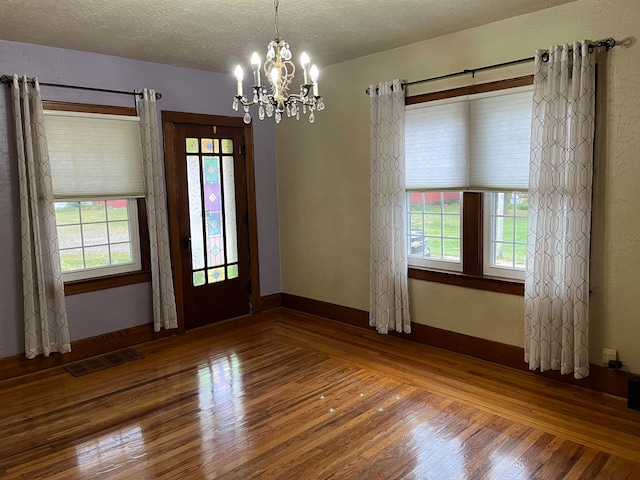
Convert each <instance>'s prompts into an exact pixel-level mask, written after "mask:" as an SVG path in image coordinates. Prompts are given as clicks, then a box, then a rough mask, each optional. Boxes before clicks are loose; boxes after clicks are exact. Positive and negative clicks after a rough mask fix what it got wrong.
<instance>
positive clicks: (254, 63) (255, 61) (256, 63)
mask: <svg viewBox="0 0 640 480" xmlns="http://www.w3.org/2000/svg"><path fill="white" fill-rule="evenodd" d="M260 63H261V61H260V55H258V52H253V55H251V67H252V68H253V69H254V70H260Z"/></svg>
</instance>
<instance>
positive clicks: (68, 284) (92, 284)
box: [42, 100, 151, 295]
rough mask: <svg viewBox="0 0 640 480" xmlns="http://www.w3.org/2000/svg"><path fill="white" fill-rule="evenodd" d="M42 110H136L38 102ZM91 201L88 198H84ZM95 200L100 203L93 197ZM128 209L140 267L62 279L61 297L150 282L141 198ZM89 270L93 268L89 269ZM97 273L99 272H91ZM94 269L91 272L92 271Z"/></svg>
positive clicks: (128, 113)
mask: <svg viewBox="0 0 640 480" xmlns="http://www.w3.org/2000/svg"><path fill="white" fill-rule="evenodd" d="M42 106H43V109H44V110H61V111H69V112H83V113H101V114H107V115H126V116H136V115H137V112H136V109H135V108H133V107H117V106H108V105H94V104H85V103H71V102H57V101H50V100H44V101H43V102H42ZM87 200H92V199H87ZM95 200H103V199H100V198H97V197H96V199H95ZM129 205H130V208H131V209H135V210H136V215H137V219H138V222H137V226H132V228H134V229H136V228H137V231H138V247H139V248H138V252H136V254H137V256H138V258H139V265H140V267H139V268H138V269H136V270H134V271H129V272H123V273H114V274H107V275H100V276H91V277H89V278H82V279H74V280H64V293H65V295H75V294H78V293H85V292H92V291H97V290H103V289H107V288H113V287H120V286H125V285H133V284H136V283H144V282H149V281H151V256H150V245H149V229H148V224H147V213H146V201H145V199H144V198H136V199H131V200H129ZM92 270H93V269H92ZM95 270H100V269H95ZM95 270H94V271H95Z"/></svg>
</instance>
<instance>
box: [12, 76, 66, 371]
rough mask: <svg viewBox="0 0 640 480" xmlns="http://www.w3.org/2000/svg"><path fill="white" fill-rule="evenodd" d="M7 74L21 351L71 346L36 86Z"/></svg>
mask: <svg viewBox="0 0 640 480" xmlns="http://www.w3.org/2000/svg"><path fill="white" fill-rule="evenodd" d="M32 83H33V85H30V84H29V80H28V79H27V78H26V77H22V78H18V76H17V75H14V76H13V85H12V98H13V111H14V119H15V128H16V147H17V157H18V158H17V160H18V180H19V183H20V229H21V235H22V239H21V243H22V280H23V281H22V289H23V297H24V303H23V306H24V333H25V334H24V340H25V355H26V357H27V358H29V359H31V358H35V357H36V356H37V355H41V354H42V355H44V356H45V357H48V356H49V354H50V353H52V352H60V353H66V352H70V351H71V343H70V340H69V324H68V321H67V308H66V303H65V296H64V283H63V281H62V271H61V266H60V253H59V251H58V234H57V230H56V214H55V207H54V203H53V188H52V184H51V168H50V165H49V152H48V149H47V139H46V134H45V127H44V113H43V111H42V99H41V96H40V85H39V83H38V80H37V79H33V81H32Z"/></svg>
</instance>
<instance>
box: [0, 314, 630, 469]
mask: <svg viewBox="0 0 640 480" xmlns="http://www.w3.org/2000/svg"><path fill="white" fill-rule="evenodd" d="M136 349H137V350H138V351H139V352H140V353H142V354H143V355H145V358H143V359H141V360H136V361H134V362H130V363H127V364H124V365H121V366H118V367H113V368H110V369H107V370H103V371H100V372H96V373H92V374H90V375H86V376H82V377H72V376H71V375H70V374H68V373H67V372H66V371H65V370H63V369H62V368H61V367H57V368H54V369H51V370H48V371H45V372H41V373H38V374H34V375H30V376H27V377H22V378H18V379H13V380H7V381H4V382H0V478H11V479H35V478H47V479H89V478H90V479H127V480H130V479H156V478H159V479H200V478H219V479H242V480H244V479H253V478H255V479H287V480H306V479H340V480H343V479H367V480H370V479H406V480H408V479H437V480H440V479H455V480H461V479H529V478H539V479H554V480H555V479H562V478H567V479H640V412H636V411H633V410H629V409H627V407H626V402H625V401H624V400H623V399H620V398H616V397H611V396H607V395H603V394H599V393H595V392H592V391H588V390H585V389H581V388H577V387H572V386H568V385H564V384H561V383H558V382H553V381H551V380H548V379H544V378H540V377H537V376H532V375H527V374H526V373H524V372H519V371H515V370H510V369H508V368H504V367H500V366H496V365H492V364H489V363H486V362H482V361H479V360H475V359H471V358H468V357H464V356H460V355H456V354H452V353H449V352H445V351H441V350H438V349H434V348H431V347H427V346H424V345H419V344H416V343H412V342H409V341H405V340H401V339H397V338H393V337H389V336H382V335H378V334H376V333H373V332H371V331H368V330H364V329H359V328H355V327H350V326H346V325H343V324H339V323H335V322H332V321H329V320H324V319H321V318H318V317H313V316H310V315H306V314H302V313H299V312H294V311H290V310H286V309H280V310H276V311H272V312H268V313H266V314H262V315H258V316H254V317H247V318H243V319H238V320H234V321H231V322H224V323H220V324H216V325H212V326H209V327H204V328H201V329H198V330H194V331H191V332H189V333H187V334H186V335H182V336H178V337H171V338H166V339H161V340H157V341H154V342H150V343H147V344H144V345H141V346H139V347H136Z"/></svg>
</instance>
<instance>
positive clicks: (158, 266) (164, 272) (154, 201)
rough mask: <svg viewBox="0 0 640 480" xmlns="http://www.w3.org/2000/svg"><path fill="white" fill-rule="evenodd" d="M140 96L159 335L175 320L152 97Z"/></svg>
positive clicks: (144, 93)
mask: <svg viewBox="0 0 640 480" xmlns="http://www.w3.org/2000/svg"><path fill="white" fill-rule="evenodd" d="M141 93H142V98H139V97H136V106H137V108H138V115H139V116H140V133H141V135H140V136H141V140H142V162H143V168H144V182H145V198H146V204H147V222H148V226H149V239H150V252H151V288H152V291H153V327H154V330H155V331H156V332H159V331H160V329H162V328H177V327H178V316H177V313H176V300H175V293H174V289H173V274H172V269H171V255H170V251H169V227H168V216H167V198H166V191H165V183H164V161H163V156H162V150H161V148H160V133H159V129H158V114H157V109H156V93H155V91H154V90H148V89H144V90H142V92H141Z"/></svg>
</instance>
